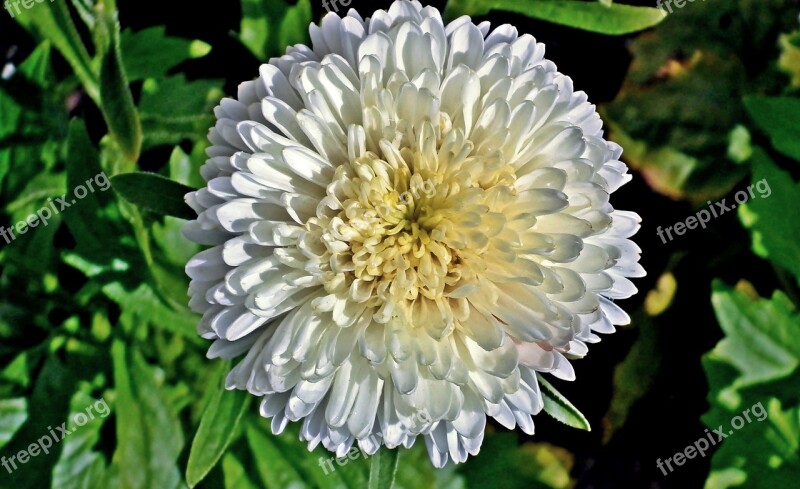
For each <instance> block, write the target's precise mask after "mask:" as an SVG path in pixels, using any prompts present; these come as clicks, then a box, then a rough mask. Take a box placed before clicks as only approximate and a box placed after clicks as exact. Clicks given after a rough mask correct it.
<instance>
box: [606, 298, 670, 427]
mask: <svg viewBox="0 0 800 489" xmlns="http://www.w3.org/2000/svg"><path fill="white" fill-rule="evenodd" d="M632 322H633V324H635V325H636V329H637V331H638V333H639V337H638V338H637V339H636V343H634V344H633V346H632V347H631V349H630V351H629V352H628V355H627V356H626V357H625V359H624V360H623V361H622V362H621V363H620V364H619V365H617V366H616V368H615V369H614V392H613V395H612V397H611V404H610V405H609V407H608V412H607V413H606V416H605V419H606V421H607V424H606V425H605V426H604V428H605V429H604V430H603V441H604V442H608V441H609V440H610V439H611V437H612V436H613V435H614V433H615V432H616V431H617V430H619V429H620V428H621V427H622V426H624V424H625V422H626V420H627V419H628V414H629V412H630V410H631V407H632V406H633V405H634V404H635V403H636V401H638V400H639V399H641V398H642V397H644V395H645V394H647V392H648V391H649V389H650V386H651V385H652V384H653V380H654V379H655V376H656V374H657V373H658V367H659V365H660V364H661V350H660V347H659V341H658V340H659V334H658V333H659V330H658V325H657V324H656V323H655V322H654V321H653V319H652V318H650V317H649V316H647V315H645V314H644V313H642V312H638V313H636V314H635V315H634V317H633V321H632Z"/></svg>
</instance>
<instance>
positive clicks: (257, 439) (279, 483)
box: [247, 426, 310, 489]
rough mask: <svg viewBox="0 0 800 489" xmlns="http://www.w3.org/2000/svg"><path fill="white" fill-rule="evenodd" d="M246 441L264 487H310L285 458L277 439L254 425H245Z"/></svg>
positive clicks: (300, 488)
mask: <svg viewBox="0 0 800 489" xmlns="http://www.w3.org/2000/svg"><path fill="white" fill-rule="evenodd" d="M247 441H248V443H249V444H250V449H251V450H252V451H253V456H254V457H255V462H256V470H257V471H258V473H259V475H260V476H261V481H262V482H263V483H264V487H265V488H266V489H285V488H287V487H288V488H292V489H303V488H307V487H310V486H309V485H308V484H306V482H305V480H304V479H303V477H302V476H301V475H300V474H299V473H298V472H297V470H295V468H294V466H293V464H292V463H291V462H290V461H288V460H287V459H286V454H285V453H283V452H282V451H281V449H280V447H279V445H278V444H277V442H278V440H276V439H275V438H274V437H272V436H270V435H267V434H265V433H264V432H263V431H262V429H260V428H258V427H255V426H248V427H247Z"/></svg>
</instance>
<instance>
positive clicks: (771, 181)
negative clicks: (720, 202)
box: [737, 147, 800, 281]
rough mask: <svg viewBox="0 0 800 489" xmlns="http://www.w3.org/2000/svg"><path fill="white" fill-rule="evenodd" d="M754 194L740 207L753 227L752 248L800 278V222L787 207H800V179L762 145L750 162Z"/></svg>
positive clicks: (745, 219)
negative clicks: (781, 166) (799, 223)
mask: <svg viewBox="0 0 800 489" xmlns="http://www.w3.org/2000/svg"><path fill="white" fill-rule="evenodd" d="M751 166H752V168H753V177H752V183H751V186H752V188H753V194H754V195H755V197H754V198H752V199H750V200H748V201H747V203H746V204H744V205H742V206H740V207H739V208H738V209H737V211H738V213H739V218H740V220H741V221H742V223H743V224H744V225H745V227H747V228H748V229H749V230H750V234H751V236H752V246H753V251H754V252H755V253H756V254H757V255H758V256H761V257H762V258H768V259H769V260H770V261H771V262H772V263H774V264H775V265H778V266H779V267H782V268H784V269H786V270H788V271H789V272H791V273H792V274H794V276H795V277H796V278H797V280H798V281H800V246H798V245H797V243H800V226H798V225H797V219H796V216H795V215H794V214H793V213H791V212H786V210H787V209H797V208H798V207H800V183H797V182H794V180H793V179H792V177H791V175H789V174H788V173H786V172H784V171H782V170H781V169H780V168H779V167H778V166H777V165H776V164H775V163H773V162H772V160H771V159H770V158H769V156H767V154H766V153H765V152H764V150H763V149H761V148H758V147H757V148H755V150H754V153H753V159H752V162H751Z"/></svg>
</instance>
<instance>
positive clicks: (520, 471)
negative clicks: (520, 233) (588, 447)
mask: <svg viewBox="0 0 800 489" xmlns="http://www.w3.org/2000/svg"><path fill="white" fill-rule="evenodd" d="M574 463H575V462H574V459H573V456H572V454H571V453H570V452H568V451H567V450H565V449H563V448H561V447H557V446H555V445H551V444H549V443H530V442H528V443H523V444H522V445H520V442H519V437H518V435H517V434H516V433H509V432H496V433H493V434H488V433H487V435H486V439H485V440H484V441H483V444H482V446H481V451H480V453H478V455H477V456H475V458H474V459H470V460H469V461H468V462H467V463H466V464H463V465H459V466H458V470H459V472H461V473H462V474H463V475H464V476H465V478H466V481H467V487H470V488H483V487H491V488H492V489H569V488H571V487H573V486H574V485H575V482H574V481H573V480H572V479H571V478H570V475H569V474H570V470H571V469H572V466H573V465H574ZM509 474H514V477H509V476H508V475H509Z"/></svg>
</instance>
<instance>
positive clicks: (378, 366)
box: [185, 1, 644, 466]
mask: <svg viewBox="0 0 800 489" xmlns="http://www.w3.org/2000/svg"><path fill="white" fill-rule="evenodd" d="M310 33H311V39H312V42H313V47H312V48H309V47H307V46H303V45H297V46H293V47H290V48H288V50H287V52H286V54H285V55H284V56H282V57H280V58H275V59H271V60H270V61H269V63H268V64H265V65H263V66H262V67H261V69H260V76H259V78H258V79H256V80H254V81H250V82H246V83H243V84H242V85H241V86H240V88H239V93H238V96H237V97H236V98H235V99H224V100H223V101H222V103H221V104H220V105H219V106H218V107H217V108H216V111H215V114H216V117H217V124H216V127H214V128H213V129H212V130H211V132H210V136H209V137H210V140H211V143H212V146H211V148H210V149H209V150H208V156H209V158H208V161H207V163H206V164H205V165H204V166H203V168H202V175H203V177H204V178H205V180H206V181H207V185H206V187H204V188H202V189H200V190H198V191H197V192H193V193H191V194H189V195H188V197H187V199H188V202H189V204H190V205H191V206H192V207H193V208H194V209H195V210H196V211H197V214H198V217H197V219H196V220H194V221H192V222H190V223H188V224H187V226H186V227H185V234H186V236H188V237H189V238H190V239H192V240H193V241H195V242H197V243H200V244H203V245H208V246H210V248H208V249H207V250H205V251H203V252H201V253H199V254H198V255H196V256H195V257H194V258H192V260H191V261H190V262H189V263H188V265H187V267H186V271H187V274H188V275H189V276H190V277H191V279H192V281H191V285H190V295H191V302H190V304H191V306H192V307H193V309H194V310H196V311H198V312H200V313H202V314H203V318H202V320H201V322H200V325H199V333H200V334H201V335H202V336H203V337H204V338H207V339H212V340H214V343H213V345H212V346H211V349H210V351H209V357H211V358H217V357H222V358H234V357H242V358H241V359H240V360H239V363H238V364H237V365H236V366H235V368H234V369H233V370H232V371H231V372H230V374H229V376H228V381H227V383H228V387H229V388H236V389H246V390H248V391H249V392H250V393H252V394H253V395H256V396H261V397H262V402H261V413H262V415H263V416H265V417H268V418H271V419H272V430H273V432H275V433H280V432H281V431H282V430H283V429H284V427H285V426H286V424H287V423H288V422H290V421H302V423H303V424H302V431H301V437H302V438H303V439H304V440H306V441H307V442H308V443H309V447H310V448H311V447H314V446H317V445H318V444H320V443H321V444H322V445H323V446H324V447H325V448H327V449H328V450H331V451H334V452H336V454H337V455H339V456H342V455H344V454H345V453H347V451H348V450H349V449H350V448H351V447H352V446H353V445H354V444H357V445H358V446H359V448H361V450H363V451H364V452H366V453H367V454H372V453H374V452H375V451H376V450H377V449H378V448H379V447H380V446H381V445H386V446H388V447H390V448H391V447H395V446H399V445H404V446H410V445H411V444H412V443H414V441H415V440H416V439H417V437H419V436H421V437H423V438H424V440H425V443H426V444H427V448H428V452H429V454H430V458H431V460H432V462H433V463H434V464H435V465H436V466H442V465H444V464H445V463H446V462H447V461H448V460H453V461H455V462H463V461H464V460H466V458H467V457H468V455H470V454H472V455H474V454H476V453H477V452H478V450H479V449H480V445H481V442H482V439H483V433H484V428H485V424H486V417H487V416H490V417H492V418H494V419H495V420H496V421H497V422H498V423H500V424H501V425H503V426H506V427H508V428H509V429H513V428H515V427H516V426H519V427H520V428H521V429H522V431H524V432H525V433H528V434H531V433H533V430H534V425H533V419H532V415H534V414H536V413H537V412H539V411H540V410H541V409H542V397H541V395H540V391H539V386H538V383H537V376H538V375H539V374H540V373H550V374H552V375H554V376H556V377H558V378H561V379H567V380H572V379H573V378H574V371H573V369H572V366H571V365H570V362H569V359H571V358H576V357H581V356H583V355H585V354H586V352H587V344H588V343H593V342H596V341H598V340H599V338H598V336H597V335H596V333H611V332H613V331H614V326H615V325H623V324H626V323H628V321H629V318H628V316H627V314H626V313H625V312H624V311H623V310H622V309H621V308H620V307H619V306H617V305H616V304H615V303H614V300H616V299H622V298H627V297H629V296H631V295H632V294H634V293H636V288H635V287H634V285H633V284H632V283H631V281H630V280H629V278H630V277H641V276H643V275H644V270H643V269H642V268H641V266H640V265H639V264H638V260H639V255H640V250H639V248H638V247H637V246H636V245H635V244H634V243H633V242H632V241H630V240H629V239H628V238H630V237H631V236H632V235H633V234H634V233H635V232H636V231H637V229H638V228H639V218H638V216H637V215H636V214H634V213H631V212H626V211H619V210H615V209H614V208H613V207H612V206H611V204H610V203H609V196H610V194H611V193H612V192H614V191H615V190H616V189H617V188H619V187H620V186H621V185H623V184H624V183H626V182H627V181H628V180H629V179H630V176H629V175H627V173H626V172H627V168H626V166H625V165H624V164H623V163H622V162H620V161H619V157H620V154H621V148H620V147H619V146H617V145H615V144H613V143H610V142H608V141H605V140H604V139H603V138H602V123H601V120H600V118H599V116H598V114H597V112H596V110H595V107H594V105H592V104H590V103H589V102H588V101H587V96H586V94H585V93H583V92H580V91H575V90H574V89H573V84H572V80H571V79H570V78H568V77H566V76H564V75H562V74H561V73H559V72H558V71H557V69H556V66H555V65H554V64H553V63H552V62H551V61H548V60H547V59H545V58H544V46H543V45H542V44H541V43H538V42H536V40H535V39H534V38H533V37H531V36H530V35H527V34H525V35H519V34H518V32H517V30H516V29H515V28H514V27H512V26H510V25H503V26H500V27H498V28H496V29H494V30H490V27H489V25H488V23H485V22H484V23H481V24H479V25H475V24H474V23H472V22H471V20H470V19H469V18H468V17H462V18H459V19H456V20H454V21H453V22H451V23H449V24H444V23H443V21H442V18H441V15H440V13H439V11H437V10H436V9H434V8H432V7H423V6H422V5H421V4H420V3H419V2H416V1H414V2H410V1H396V2H395V3H394V4H392V6H391V8H389V10H388V11H383V10H379V11H377V12H375V13H374V14H373V15H372V16H371V17H370V18H367V19H364V18H362V17H361V16H360V15H359V14H358V13H357V12H355V11H354V10H351V11H350V13H349V14H348V15H347V16H346V17H344V18H340V17H338V16H337V15H335V14H328V15H327V16H325V17H324V19H323V20H322V22H321V24H320V25H319V26H317V25H312V26H311V28H310Z"/></svg>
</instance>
